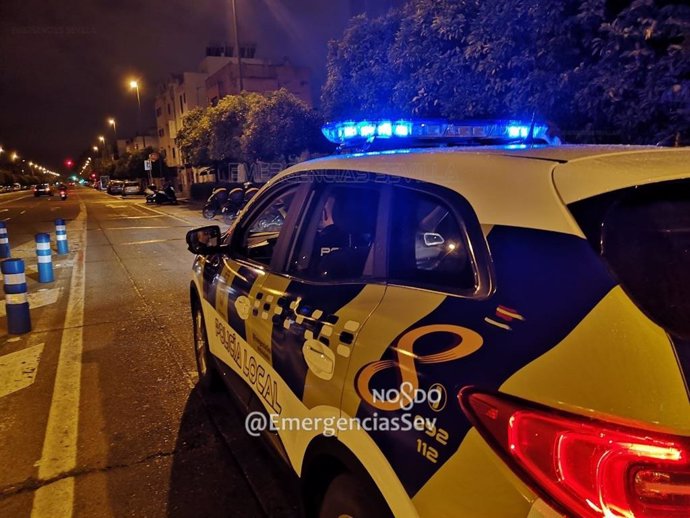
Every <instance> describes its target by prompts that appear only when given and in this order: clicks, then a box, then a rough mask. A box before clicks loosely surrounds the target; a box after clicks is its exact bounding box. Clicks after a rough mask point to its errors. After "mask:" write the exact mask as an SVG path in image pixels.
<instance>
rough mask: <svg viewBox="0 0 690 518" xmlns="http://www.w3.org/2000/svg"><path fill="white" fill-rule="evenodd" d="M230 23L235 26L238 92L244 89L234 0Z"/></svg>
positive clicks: (234, 1) (233, 1) (233, 0)
mask: <svg viewBox="0 0 690 518" xmlns="http://www.w3.org/2000/svg"><path fill="white" fill-rule="evenodd" d="M232 23H233V24H234V28H235V49H236V52H237V77H238V79H239V83H240V93H241V92H242V90H244V80H243V78H242V56H241V54H242V52H240V34H239V29H238V26H237V5H236V0H232Z"/></svg>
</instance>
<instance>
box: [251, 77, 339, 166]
mask: <svg viewBox="0 0 690 518" xmlns="http://www.w3.org/2000/svg"><path fill="white" fill-rule="evenodd" d="M321 125H322V121H321V118H320V117H319V116H318V115H317V114H316V112H314V110H312V109H311V108H309V106H307V105H306V104H305V103H304V102H303V101H301V100H300V99H298V98H297V97H295V96H294V95H293V94H291V93H290V92H288V91H287V90H285V89H284V88H283V89H280V90H278V91H276V92H273V93H269V94H266V96H263V97H257V98H255V99H254V102H253V103H252V104H251V105H250V109H249V112H248V114H247V119H246V122H245V125H244V128H243V132H242V136H241V138H240V143H241V148H242V155H243V156H244V157H245V158H246V159H248V160H249V161H252V160H254V159H259V160H263V161H271V160H281V161H287V160H289V159H291V158H293V157H297V156H299V155H300V154H301V153H302V152H304V151H307V150H311V151H320V150H323V149H324V146H325V145H326V144H325V142H324V137H323V136H322V134H321Z"/></svg>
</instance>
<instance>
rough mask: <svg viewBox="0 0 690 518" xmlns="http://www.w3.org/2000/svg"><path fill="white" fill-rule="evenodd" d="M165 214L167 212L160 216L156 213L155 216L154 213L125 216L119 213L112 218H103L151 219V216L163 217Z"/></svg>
mask: <svg viewBox="0 0 690 518" xmlns="http://www.w3.org/2000/svg"><path fill="white" fill-rule="evenodd" d="M163 216H165V214H161V215H160V216H158V215H156V216H154V215H151V216H148V215H147V216H123V215H119V214H118V215H117V216H114V217H110V218H103V219H150V218H162V217H163Z"/></svg>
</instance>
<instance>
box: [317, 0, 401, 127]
mask: <svg viewBox="0 0 690 518" xmlns="http://www.w3.org/2000/svg"><path fill="white" fill-rule="evenodd" d="M400 20H401V18H400V14H399V13H398V12H397V11H391V12H390V13H388V14H386V15H385V16H382V17H380V18H374V19H370V18H367V17H366V16H365V15H360V16H355V17H354V18H352V20H351V21H350V25H349V26H348V28H347V30H346V31H345V34H344V36H343V38H342V39H341V40H339V41H331V42H330V43H329V47H328V77H327V79H326V84H325V85H324V88H323V94H322V97H321V104H322V109H323V113H324V115H325V116H326V118H329V119H332V118H339V117H357V116H388V115H399V114H400V109H399V108H400V107H399V106H396V104H395V102H394V100H393V88H394V87H395V85H396V84H397V83H398V81H399V80H400V78H399V76H398V74H397V73H396V71H395V69H394V68H393V67H392V66H391V63H390V58H389V51H390V49H391V47H392V46H393V44H394V42H395V36H396V33H397V30H398V28H399V25H400Z"/></svg>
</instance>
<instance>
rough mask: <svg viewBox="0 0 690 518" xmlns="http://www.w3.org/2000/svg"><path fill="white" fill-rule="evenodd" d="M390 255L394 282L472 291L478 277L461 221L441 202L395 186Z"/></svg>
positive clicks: (423, 194) (424, 194) (443, 289)
mask: <svg viewBox="0 0 690 518" xmlns="http://www.w3.org/2000/svg"><path fill="white" fill-rule="evenodd" d="M391 213H392V221H391V230H390V241H389V253H388V257H389V260H388V276H389V279H390V281H391V282H393V283H395V284H405V285H407V284H409V285H413V286H420V287H426V288H429V289H434V290H438V291H444V292H447V291H452V292H468V293H469V292H473V291H474V290H475V288H476V287H477V275H476V270H475V265H474V264H473V259H472V255H471V248H470V247H469V246H468V240H467V234H466V232H465V225H464V222H463V221H462V220H461V219H459V217H458V214H457V213H456V212H455V211H453V210H451V208H450V206H449V205H448V204H447V203H446V202H445V201H443V200H442V199H441V198H439V197H437V196H434V195H431V194H428V193H425V192H423V191H419V190H416V189H408V188H400V187H396V188H395V189H394V193H393V205H392V211H391Z"/></svg>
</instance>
